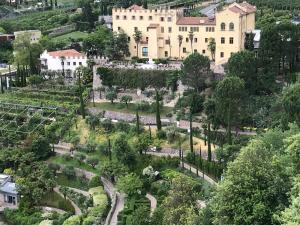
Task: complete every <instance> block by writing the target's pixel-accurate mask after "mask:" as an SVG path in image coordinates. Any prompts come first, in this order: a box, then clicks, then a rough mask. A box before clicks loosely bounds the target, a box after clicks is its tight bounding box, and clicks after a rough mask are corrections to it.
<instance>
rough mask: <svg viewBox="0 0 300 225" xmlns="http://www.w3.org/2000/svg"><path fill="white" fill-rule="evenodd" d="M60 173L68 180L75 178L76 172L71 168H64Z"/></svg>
mask: <svg viewBox="0 0 300 225" xmlns="http://www.w3.org/2000/svg"><path fill="white" fill-rule="evenodd" d="M62 173H63V174H64V175H66V176H67V177H68V179H71V178H74V177H76V172H75V169H74V167H73V166H66V167H65V168H63V169H62Z"/></svg>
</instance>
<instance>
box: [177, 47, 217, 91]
mask: <svg viewBox="0 0 300 225" xmlns="http://www.w3.org/2000/svg"><path fill="white" fill-rule="evenodd" d="M210 74H211V70H210V61H209V58H208V57H207V56H203V55H200V54H199V53H193V54H191V55H189V56H188V57H187V58H186V59H185V60H184V61H183V67H182V78H181V80H182V83H183V84H185V85H188V86H190V87H193V88H194V89H195V90H196V91H197V92H201V91H203V90H204V89H205V86H206V84H205V81H206V79H207V78H209V75H210Z"/></svg>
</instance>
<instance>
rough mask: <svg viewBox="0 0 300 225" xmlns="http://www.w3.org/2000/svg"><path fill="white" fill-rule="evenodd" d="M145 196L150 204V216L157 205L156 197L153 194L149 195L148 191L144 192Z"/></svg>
mask: <svg viewBox="0 0 300 225" xmlns="http://www.w3.org/2000/svg"><path fill="white" fill-rule="evenodd" d="M146 198H148V200H149V201H150V206H151V214H150V215H151V216H152V215H153V212H154V210H155V209H156V207H157V200H156V198H155V197H154V196H153V195H151V194H150V193H147V194H146Z"/></svg>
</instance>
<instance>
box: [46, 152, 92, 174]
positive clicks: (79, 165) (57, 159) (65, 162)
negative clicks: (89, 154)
mask: <svg viewBox="0 0 300 225" xmlns="http://www.w3.org/2000/svg"><path fill="white" fill-rule="evenodd" d="M48 161H49V162H51V163H57V164H61V165H65V166H73V167H75V168H80V169H83V170H87V171H90V172H92V173H97V169H96V168H93V167H91V166H90V165H87V164H85V163H79V162H78V161H77V160H73V159H71V160H65V159H64V158H63V157H62V156H53V157H51V158H50V159H49V160H48Z"/></svg>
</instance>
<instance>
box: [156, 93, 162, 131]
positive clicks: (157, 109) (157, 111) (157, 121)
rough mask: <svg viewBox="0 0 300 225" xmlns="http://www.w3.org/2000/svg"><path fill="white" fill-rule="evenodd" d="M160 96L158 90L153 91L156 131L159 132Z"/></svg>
mask: <svg viewBox="0 0 300 225" xmlns="http://www.w3.org/2000/svg"><path fill="white" fill-rule="evenodd" d="M159 100H160V96H159V93H158V90H157V89H156V90H155V105H156V126H157V130H158V131H160V130H161V120H160V104H159Z"/></svg>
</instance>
